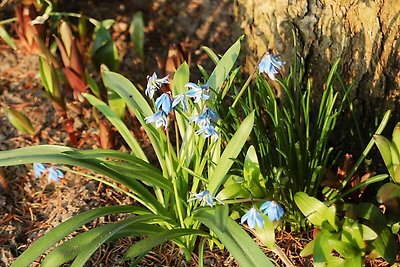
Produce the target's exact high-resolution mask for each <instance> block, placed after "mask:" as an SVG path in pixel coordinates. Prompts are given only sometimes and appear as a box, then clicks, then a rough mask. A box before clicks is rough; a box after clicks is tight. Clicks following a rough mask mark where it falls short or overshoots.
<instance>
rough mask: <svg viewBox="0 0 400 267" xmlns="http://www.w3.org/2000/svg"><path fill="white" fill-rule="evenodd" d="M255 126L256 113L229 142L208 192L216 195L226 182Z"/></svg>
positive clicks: (249, 117) (245, 121)
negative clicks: (234, 162)
mask: <svg viewBox="0 0 400 267" xmlns="http://www.w3.org/2000/svg"><path fill="white" fill-rule="evenodd" d="M253 124H254V111H253V112H251V113H250V114H249V115H248V116H247V117H246V119H244V120H243V122H242V124H241V125H240V126H239V128H238V130H237V131H236V133H235V134H234V135H233V137H232V139H231V140H230V141H229V143H228V145H227V146H226V148H225V150H224V152H223V153H222V155H221V158H220V159H219V161H218V164H217V166H216V167H215V170H214V172H213V174H212V176H211V177H210V183H209V185H208V191H210V193H211V194H212V195H215V194H216V193H217V191H218V189H219V187H220V186H221V185H222V184H223V183H224V182H225V181H226V179H227V177H226V174H227V173H228V171H229V169H230V168H231V166H232V164H233V160H232V159H235V158H237V156H238V155H239V153H240V151H241V150H242V147H243V145H244V144H245V142H246V140H247V138H248V137H249V135H250V132H251V131H252V130H253Z"/></svg>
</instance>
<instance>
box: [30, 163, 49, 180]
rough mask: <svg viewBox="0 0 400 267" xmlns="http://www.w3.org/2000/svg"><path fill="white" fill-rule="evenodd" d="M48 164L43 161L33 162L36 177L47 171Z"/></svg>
mask: <svg viewBox="0 0 400 267" xmlns="http://www.w3.org/2000/svg"><path fill="white" fill-rule="evenodd" d="M46 169H47V168H46V166H45V165H44V164H42V163H33V171H34V173H35V177H36V178H39V177H40V176H42V174H43V172H45V171H46Z"/></svg>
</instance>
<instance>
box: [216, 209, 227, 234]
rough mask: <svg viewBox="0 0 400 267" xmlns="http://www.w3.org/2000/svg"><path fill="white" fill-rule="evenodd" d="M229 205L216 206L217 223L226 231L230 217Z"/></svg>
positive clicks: (222, 230)
mask: <svg viewBox="0 0 400 267" xmlns="http://www.w3.org/2000/svg"><path fill="white" fill-rule="evenodd" d="M228 214H229V208H228V205H217V206H216V207H215V223H216V225H217V226H218V228H219V229H220V230H221V232H225V229H226V224H227V222H228V221H227V218H228V217H229V215H228Z"/></svg>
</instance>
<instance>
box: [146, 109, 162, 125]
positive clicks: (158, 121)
mask: <svg viewBox="0 0 400 267" xmlns="http://www.w3.org/2000/svg"><path fill="white" fill-rule="evenodd" d="M144 119H145V121H146V123H153V122H155V123H156V128H158V127H160V126H161V125H163V126H164V129H167V127H168V119H167V114H165V112H164V111H162V110H159V111H157V112H156V113H154V114H153V115H151V116H149V117H146V118H144Z"/></svg>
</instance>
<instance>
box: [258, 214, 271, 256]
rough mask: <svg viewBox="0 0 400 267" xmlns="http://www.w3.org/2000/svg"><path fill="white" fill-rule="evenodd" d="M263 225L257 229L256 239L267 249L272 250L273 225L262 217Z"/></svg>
mask: <svg viewBox="0 0 400 267" xmlns="http://www.w3.org/2000/svg"><path fill="white" fill-rule="evenodd" d="M262 217H263V220H264V225H263V227H262V228H261V229H257V237H258V238H259V239H260V240H261V242H263V244H264V245H266V246H267V247H268V248H269V249H271V250H273V249H274V247H275V225H274V223H273V222H271V221H270V220H269V219H268V217H267V216H265V215H262Z"/></svg>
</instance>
